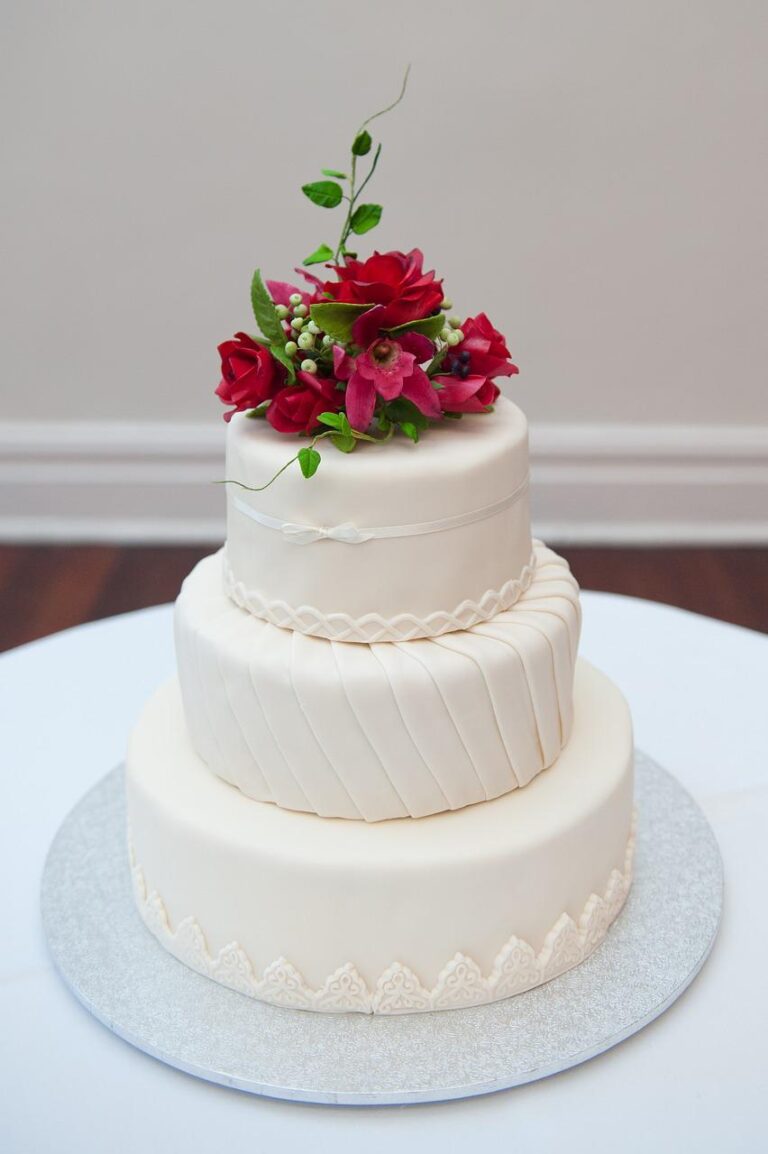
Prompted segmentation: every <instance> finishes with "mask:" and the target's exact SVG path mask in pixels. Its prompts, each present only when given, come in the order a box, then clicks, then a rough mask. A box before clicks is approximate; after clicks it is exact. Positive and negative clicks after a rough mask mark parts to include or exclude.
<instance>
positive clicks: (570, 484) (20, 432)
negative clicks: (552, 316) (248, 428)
mask: <svg viewBox="0 0 768 1154" xmlns="http://www.w3.org/2000/svg"><path fill="white" fill-rule="evenodd" d="M531 456H532V482H533V483H532V504H533V516H534V528H535V530H536V532H537V533H538V534H539V535H540V536H542V537H544V538H545V539H549V540H551V541H561V542H567V543H584V544H590V543H594V544H634V543H637V544H652V543H665V542H668V543H674V542H679V543H686V544H692V543H708V542H711V543H715V544H725V543H749V544H761V543H762V544H765V543H768V426H764V425H763V426H760V425H758V426H749V425H743V426H742V425H737V426H709V425H700V426H682V425H637V424H633V425H629V424H581V425H566V424H563V425H556V424H539V425H534V426H533V428H532V430H531ZM223 475H224V428H223V425H221V424H219V423H218V422H210V423H208V422H206V423H205V424H203V423H199V424H198V423H190V422H188V423H182V424H176V423H173V422H145V423H131V424H126V423H119V422H101V421H85V422H63V423H54V422H39V423H31V422H5V423H0V540H4V541H40V542H44V541H49V542H64V541H67V542H70V541H78V542H95V541H108V542H163V541H167V542H211V543H215V542H217V541H220V540H221V539H222V538H223V534H224V518H223V506H224V499H223V493H222V489H221V486H220V485H217V484H215V482H216V481H218V480H220V479H221V478H222V477H223Z"/></svg>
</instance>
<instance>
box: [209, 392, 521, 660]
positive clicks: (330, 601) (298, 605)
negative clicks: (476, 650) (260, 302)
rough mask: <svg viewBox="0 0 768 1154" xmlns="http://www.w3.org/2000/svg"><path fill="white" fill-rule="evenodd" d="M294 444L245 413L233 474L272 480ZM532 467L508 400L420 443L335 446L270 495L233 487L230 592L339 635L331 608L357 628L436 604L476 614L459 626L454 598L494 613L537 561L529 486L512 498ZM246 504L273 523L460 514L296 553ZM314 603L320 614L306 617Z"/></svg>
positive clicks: (255, 481) (412, 519) (355, 522)
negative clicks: (416, 528) (307, 474)
mask: <svg viewBox="0 0 768 1154" xmlns="http://www.w3.org/2000/svg"><path fill="white" fill-rule="evenodd" d="M299 444H300V442H299ZM296 446H297V441H296V440H295V439H293V438H290V437H286V436H284V435H282V434H279V433H276V432H275V431H274V430H273V429H272V428H271V426H269V425H268V424H267V422H265V421H254V420H250V419H249V418H247V417H246V416H245V415H244V414H235V416H234V417H233V419H232V421H231V422H230V424H229V426H228V430H227V466H226V478H227V479H228V480H232V481H237V482H239V483H241V484H244V485H247V486H252V487H256V486H261V485H264V484H265V482H266V481H268V480H269V478H270V477H271V476H273V475H274V474H275V473H276V472H277V470H278V469H279V468H280V467H281V466H282V465H283V464H284V463H285V461H286V460H287V458H288V457H289V456H290V455H291V453H292V452H294V451H295V449H296ZM527 476H528V433H527V424H526V420H525V417H524V416H523V414H522V413H521V412H520V410H519V409H518V408H517V407H516V406H515V405H513V404H512V402H511V401H509V400H506V399H505V398H503V397H502V398H499V401H498V403H497V405H496V409H495V411H494V412H493V413H488V414H474V415H468V416H465V417H464V418H463V419H462V420H461V421H460V422H455V421H444V422H442V424H441V425H438V426H436V427H434V428H431V429H430V430H429V433H428V435H426V436H425V437H424V438H423V439H422V441H421V442H420V443H419V444H418V445H413V444H412V443H411V442H410V441H408V440H407V439H406V438H405V437H397V438H395V439H394V440H393V441H390V442H389V443H388V444H386V445H370V444H363V445H360V446H358V448H357V449H356V450H355V452H354V453H351V454H344V453H339V452H338V451H337V450H335V449H333V448H331V447H327V448H324V449H323V460H322V464H321V467H320V469H319V470H318V472H317V474H316V475H315V476H314V477H312V478H311V480H309V481H308V480H306V479H305V478H304V477H303V476H302V475H301V472H300V470H299V469H298V468H291V469H287V470H286V471H285V472H284V473H282V474H281V475H280V476H279V477H278V478H277V480H276V481H275V482H274V484H272V485H270V486H269V487H268V488H266V489H264V490H263V491H262V492H247V491H245V490H243V489H241V488H239V487H238V486H236V485H228V486H227V499H228V514H227V558H228V563H229V566H230V567H231V578H230V586H231V589H232V590H233V592H235V591H236V592H237V594H238V595H239V596H240V598H241V601H242V603H243V604H245V603H246V599H247V602H248V604H249V606H250V608H251V611H252V612H258V613H260V614H262V613H264V612H266V611H270V612H271V613H272V616H271V617H270V619H271V620H272V621H273V622H274V623H277V624H283V625H284V626H286V627H288V628H292V629H299V628H300V629H302V631H305V632H316V631H318V630H320V635H321V636H327V635H328V634H326V633H323V632H322V628H323V623H324V622H325V621H327V619H328V618H329V617H330V618H332V619H334V620H335V619H336V618H339V620H340V622H341V623H342V628H347V626H346V625H345V624H344V622H346V621H347V620H349V621H351V622H355V621H359V620H361V619H366V618H368V617H372V618H375V619H377V620H381V621H384V622H387V621H390V620H392V619H396V618H403V617H407V618H413V619H414V621H426V620H427V619H428V618H430V616H431V615H432V614H434V613H435V612H436V611H437V612H438V613H439V614H441V615H442V617H443V618H444V627H445V628H458V629H461V628H466V626H467V625H468V624H471V623H472V622H471V620H468V619H465V616H464V614H463V613H460V614H458V617H459V620H458V623H457V624H452V623H451V622H450V618H452V617H454V616H457V612H456V608H457V607H461V606H463V605H464V603H469V604H471V605H481V606H484V607H483V609H482V616H484V617H488V616H492V615H493V613H495V612H498V610H499V609H500V608H505V607H506V606H508V605H510V604H511V603H512V601H511V598H513V597H514V595H515V594H516V592H517V591H518V586H517V585H516V583H517V582H520V581H521V579H522V577H523V571H524V569H525V567H526V566H527V565H528V564H529V561H530V556H531V536H530V521H529V508H528V498H527V493H522V494H521V496H520V497H519V499H517V500H514V501H512V503H506V502H508V501H509V500H510V499H511V498H512V497H513V496H514V495H515V494H517V493H518V491H519V490H520V489H521V486H524V484H525V481H526V478H527ZM497 503H499V510H498V511H497V512H496V513H494V514H493V515H492V516H487V517H483V518H481V519H479V520H477V519H473V520H471V521H470V522H469V523H466V517H467V516H469V515H471V516H472V517H473V518H474V517H475V514H476V513H477V511H478V510H482V509H484V508H487V507H491V506H495V505H496V504H497ZM244 504H245V506H246V512H243V505H244ZM249 508H250V509H251V510H253V511H254V512H255V513H256V514H257V516H258V517H259V518H261V519H264V518H266V519H267V520H268V522H276V523H278V524H283V523H286V522H287V523H289V524H291V525H293V526H297V527H301V526H309V527H322V526H353V527H354V526H356V527H358V528H360V527H362V528H365V527H367V526H376V527H378V530H379V532H381V530H384V529H387V528H393V527H394V528H397V527H402V526H408V525H410V526H413V525H424V524H428V523H431V522H441V521H445V520H449V521H454V522H458V523H456V524H454V525H453V527H451V528H447V529H444V530H442V531H439V532H432V533H417V534H414V535H410V536H397V537H375V538H373V539H371V540H366V541H363V542H361V543H359V544H357V545H356V546H355V547H354V548H350V546H349V544H348V543H347V542H346V541H344V540H333V539H324V540H320V541H314V543H312V544H309V545H307V547H306V555H305V556H303V557H302V558H299V559H297V547H296V543H295V541H292V540H291V539H290V538H289V537H286V536H285V535H284V534H282V533H279V532H275V530H274V528H272V527H270V525H269V524H259V523H258V521H257V520H254V519H253V517H251V516H249V515H248V512H247V510H248V509H249ZM489 590H490V591H496V593H495V597H496V598H499V597H500V598H501V600H494V598H493V596H491V600H489V601H486V602H485V603H484V601H483V599H484V598H486V599H487V598H488V597H489V593H488V591H489ZM283 606H284V607H285V609H283V608H282V607H283ZM307 606H310V607H311V613H308V614H303V613H302V610H303V608H304V607H307ZM269 607H272V608H271V610H270V609H269ZM291 611H293V612H291ZM275 614H282V615H283V616H282V619H281V620H279V621H278V620H276V617H275V616H274V615H275ZM297 614H298V617H297V616H296V615H297ZM474 619H475V620H477V619H478V618H477V617H475V618H474ZM347 632H348V635H347V636H346V638H345V639H346V640H361V641H369V640H382V639H383V635H382V634H381V633H379V634H378V635H377V636H374V637H371V636H367V635H366V636H361V637H358V636H356V635H355V630H354V629H348V631H347ZM417 635H418V634H415V633H413V632H411V633H408V634H402V633H401V634H397V637H398V639H399V638H401V637H403V636H417ZM334 636H336V637H337V639H340V635H339V634H334Z"/></svg>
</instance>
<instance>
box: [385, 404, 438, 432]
mask: <svg viewBox="0 0 768 1154" xmlns="http://www.w3.org/2000/svg"><path fill="white" fill-rule="evenodd" d="M386 413H387V416H388V417H389V419H390V420H392V421H395V422H396V424H398V425H402V424H403V423H407V424H409V425H414V426H415V428H417V429H419V430H424V429H426V428H428V427H429V420H428V419H427V418H426V417H425V416H424V414H423V413H422V411H421V409H417V408H416V406H415V405H414V403H413V401H409V400H408V399H407V398H406V397H395V399H394V401H389V402H388V404H387V409H386Z"/></svg>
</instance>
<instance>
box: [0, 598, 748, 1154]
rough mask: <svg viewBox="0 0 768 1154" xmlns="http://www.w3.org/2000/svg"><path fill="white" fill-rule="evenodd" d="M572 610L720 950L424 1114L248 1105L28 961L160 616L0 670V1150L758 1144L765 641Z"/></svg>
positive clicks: (156, 639) (624, 1150) (39, 953)
mask: <svg viewBox="0 0 768 1154" xmlns="http://www.w3.org/2000/svg"><path fill="white" fill-rule="evenodd" d="M584 611H585V614H584V615H585V627H584V636H583V644H582V652H583V653H584V655H585V656H586V657H588V658H589V659H590V660H591V661H593V662H594V663H595V664H597V665H599V666H600V667H601V668H602V669H604V670H605V671H606V672H607V673H608V674H609V675H610V676H611V677H613V678H614V679H615V680H616V681H617V682H618V683H619V685H620V686H621V687H622V689H623V690H624V692H625V694H626V695H627V697H628V699H629V702H630V705H631V707H632V710H633V713H634V718H635V725H636V732H637V743H638V745H639V746H640V747H641V748H643V749H645V750H646V751H647V752H648V753H649V754H651V755H652V756H653V757H654V758H656V759H657V760H658V761H659V762H660V763H661V764H662V765H664V766H666V767H667V768H668V769H670V770H672V771H673V772H674V773H675V774H677V776H678V777H679V778H680V780H681V781H682V782H683V784H684V785H685V786H687V788H688V789H689V790H690V791H691V792H692V793H693V794H694V795H695V796H696V797H697V798H698V799H699V800H700V802H701V803H702V805H703V806H704V808H705V810H706V812H707V814H708V815H709V817H710V819H711V821H712V824H713V825H714V828H715V831H716V833H717V836H718V838H719V841H720V845H721V848H722V852H723V857H724V860H725V869H726V909H725V916H724V921H723V925H722V929H721V934H720V938H719V940H718V943H717V944H716V946H715V950H714V953H713V955H712V957H711V959H710V961H709V962H708V964H707V965H706V967H705V968H704V970H703V972H702V974H701V975H700V976H699V978H698V979H697V980H696V981H695V983H694V984H693V986H692V987H691V988H690V989H689V990H688V991H687V993H686V994H685V995H684V996H683V997H682V999H681V1000H680V1001H679V1002H678V1003H677V1004H676V1005H675V1006H673V1007H672V1009H671V1010H670V1011H669V1012H668V1013H667V1014H665V1015H664V1016H663V1017H662V1018H660V1019H659V1020H658V1021H656V1022H655V1023H653V1024H652V1025H651V1026H650V1027H648V1028H647V1029H645V1030H643V1031H642V1032H641V1033H640V1034H638V1035H637V1036H635V1037H634V1038H631V1039H630V1040H629V1041H627V1042H625V1043H624V1044H623V1045H621V1046H619V1047H617V1048H616V1049H614V1050H611V1051H609V1052H608V1053H607V1054H604V1055H602V1056H601V1057H599V1058H596V1059H594V1060H593V1061H591V1062H588V1063H586V1064H585V1065H583V1066H580V1067H577V1068H576V1069H574V1070H571V1071H568V1072H567V1073H565V1074H560V1075H558V1076H557V1077H555V1078H550V1079H548V1080H546V1081H543V1082H538V1083H534V1084H532V1085H529V1086H525V1087H521V1088H519V1089H515V1090H511V1091H507V1092H505V1093H501V1094H497V1095H493V1096H490V1097H486V1098H477V1099H473V1100H469V1101H465V1102H456V1103H449V1104H444V1105H434V1106H415V1107H407V1108H388V1109H387V1108H382V1109H373V1110H366V1109H343V1108H330V1107H320V1106H302V1105H292V1104H289V1103H281V1102H276V1101H268V1100H266V1099H259V1098H254V1097H251V1096H250V1095H246V1094H241V1093H238V1092H236V1091H230V1090H226V1089H223V1088H221V1087H218V1086H214V1085H210V1084H207V1083H204V1082H202V1081H199V1080H197V1079H195V1078H192V1077H189V1076H187V1075H184V1074H181V1073H178V1072H177V1071H175V1070H172V1069H169V1068H167V1067H165V1066H163V1065H162V1064H160V1063H159V1062H156V1061H154V1060H152V1059H151V1058H148V1057H147V1056H145V1055H144V1054H142V1053H140V1052H139V1051H138V1050H135V1049H133V1048H132V1047H131V1046H129V1045H127V1044H126V1043H125V1042H122V1041H121V1040H119V1039H118V1038H116V1037H114V1036H113V1035H112V1034H111V1033H110V1032H109V1031H108V1030H107V1029H105V1028H104V1026H102V1025H100V1024H99V1023H98V1022H96V1021H95V1020H93V1019H92V1018H91V1017H90V1016H89V1015H88V1014H87V1013H86V1012H85V1010H83V1009H82V1008H81V1007H80V1006H79V1005H78V1003H77V1002H76V1001H75V999H74V998H73V997H72V996H71V995H70V994H69V992H68V991H67V990H66V989H65V987H64V986H63V984H62V983H61V981H60V980H59V978H58V977H57V975H56V974H55V972H54V971H53V969H52V966H51V963H50V961H49V959H48V957H47V954H46V950H45V944H44V941H43V937H42V930H41V925H40V917H39V912H38V890H39V884H40V876H41V870H42V864H43V860H44V857H45V853H46V850H47V848H48V845H49V842H50V840H51V838H52V837H53V835H54V833H55V831H56V829H57V827H58V825H59V823H60V822H61V820H62V818H63V817H64V815H65V814H66V813H67V811H68V810H69V809H70V807H71V806H72V805H73V804H74V803H75V802H76V801H77V799H78V798H79V797H80V796H81V795H82V793H83V792H84V791H85V790H86V789H88V788H89V786H91V785H92V784H93V783H94V782H96V781H97V780H98V779H99V778H100V777H101V776H102V775H103V774H104V773H105V772H106V771H107V770H108V769H110V768H112V766H114V765H115V764H116V763H117V762H118V761H120V760H121V758H122V756H123V750H124V746H125V741H126V737H127V734H128V731H129V728H130V726H131V723H132V721H133V719H134V718H135V716H136V715H137V713H138V711H139V709H140V707H141V705H142V703H143V701H144V700H145V698H146V697H147V696H148V695H149V694H150V693H151V691H152V690H153V689H154V687H155V686H156V685H157V684H158V683H159V682H160V681H161V680H162V679H163V678H165V677H166V676H167V675H168V674H169V673H170V672H171V670H172V669H173V664H174V657H173V649H172V637H171V618H170V609H169V608H168V607H161V608H157V609H150V610H146V611H143V612H140V613H132V614H128V615H126V616H124V617H117V618H113V619H111V620H108V621H102V622H98V623H96V624H93V625H87V626H83V627H81V628H78V629H74V630H69V631H67V632H65V633H61V634H58V635H56V636H54V637H50V638H47V639H45V640H43V641H40V642H36V643H34V644H32V645H29V646H26V647H24V648H21V649H18V650H16V651H14V652H11V653H9V654H6V655H4V656H3V657H2V658H0V703H1V704H0V711H1V713H2V723H3V743H2V748H3V759H4V765H3V771H2V777H1V778H0V780H1V781H2V786H1V790H2V792H1V794H0V877H1V878H2V909H3V911H4V912H3V919H2V927H3V934H2V941H3V949H2V958H1V960H0V1150H2V1151H3V1152H4V1154H5V1152H7V1154H21V1152H24V1154H26V1152H30V1154H31V1152H34V1154H44V1152H48V1151H56V1152H60V1151H67V1152H69V1151H77V1154H91V1152H96V1151H98V1152H99V1154H103V1152H104V1151H110V1154H118V1152H122V1151H130V1152H131V1154H144V1152H152V1154H154V1152H155V1151H164V1152H169V1154H170V1152H173V1151H177V1150H179V1151H181V1150H184V1151H185V1152H192V1151H206V1154H208V1152H211V1151H227V1152H228V1154H231V1152H234V1151H238V1152H239V1151H246V1150H248V1151H259V1152H261V1151H273V1150H274V1151H279V1152H280V1154H283V1152H293V1151H302V1152H303V1151H310V1150H311V1151H312V1152H313V1154H319V1152H321V1151H334V1152H339V1154H340V1152H346V1151H350V1152H354V1154H360V1152H361V1151H365V1154H374V1152H377V1151H385V1150H386V1151H391V1150H393V1149H396V1150H397V1151H398V1154H409V1152H411V1151H419V1154H426V1152H428V1151H430V1150H433V1149H434V1150H435V1151H441V1152H442V1154H447V1152H448V1151H454V1150H467V1149H474V1150H478V1151H479V1150H481V1149H489V1150H504V1151H518V1150H525V1151H527V1150H531V1151H533V1150H536V1151H545V1150H553V1149H556V1148H557V1149H560V1148H562V1149H566V1150H568V1152H569V1154H577V1152H578V1151H582V1150H583V1151H589V1152H590V1154H595V1152H597V1151H611V1152H615V1151H620V1152H621V1154H630V1152H634V1151H638V1152H639V1151H642V1152H643V1154H648V1152H652V1154H659V1152H661V1151H675V1152H678V1151H688V1150H690V1151H695V1152H696V1154H703V1152H705V1151H718V1152H722V1151H726V1150H727V1151H728V1154H735V1152H737V1151H757V1150H759V1149H768V1123H766V1111H767V1108H768V1103H767V1102H766V1090H768V1076H767V1075H768V1069H767V1065H766V1058H765V1051H766V1044H767V1042H768V1038H767V1037H766V1035H767V1034H768V932H767V931H766V925H767V924H768V919H767V918H766V893H767V892H768V849H767V848H766V846H767V839H766V831H767V830H768V752H767V751H768V722H767V720H766V718H767V716H768V637H766V636H762V635H760V634H757V633H751V632H749V631H747V630H743V629H738V628H735V627H733V626H729V625H723V624H720V623H718V622H715V621H710V620H708V619H705V618H702V617H696V616H693V615H691V614H687V613H684V612H681V611H679V610H675V609H670V608H667V607H665V606H659V605H654V604H651V603H649V602H644V601H638V600H633V599H628V598H622V597H615V596H607V595H603V594H590V593H587V594H585V595H584ZM681 930H682V931H683V932H684V927H681Z"/></svg>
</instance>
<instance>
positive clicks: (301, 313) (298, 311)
mask: <svg viewBox="0 0 768 1154" xmlns="http://www.w3.org/2000/svg"><path fill="white" fill-rule="evenodd" d="M308 312H309V309H308V308H307V306H306V305H303V304H302V305H296V307H295V308H294V310H293V315H294V316H295V317H305V316H306V315H307V313H308Z"/></svg>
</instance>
